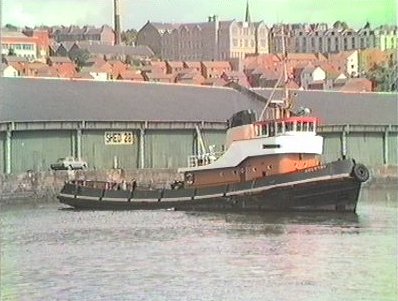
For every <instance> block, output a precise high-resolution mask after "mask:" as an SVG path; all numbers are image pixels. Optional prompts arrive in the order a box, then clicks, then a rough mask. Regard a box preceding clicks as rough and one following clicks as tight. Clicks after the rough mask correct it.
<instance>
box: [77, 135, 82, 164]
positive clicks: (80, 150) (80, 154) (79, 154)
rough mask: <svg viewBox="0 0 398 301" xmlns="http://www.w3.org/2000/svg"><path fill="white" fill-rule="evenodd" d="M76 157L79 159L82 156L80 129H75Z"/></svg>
mask: <svg viewBox="0 0 398 301" xmlns="http://www.w3.org/2000/svg"><path fill="white" fill-rule="evenodd" d="M76 157H77V159H79V160H80V159H81V157H82V130H81V129H77V130H76Z"/></svg>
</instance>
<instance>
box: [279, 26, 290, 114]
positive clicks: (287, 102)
mask: <svg viewBox="0 0 398 301" xmlns="http://www.w3.org/2000/svg"><path fill="white" fill-rule="evenodd" d="M281 36H282V63H283V77H284V85H283V91H284V99H283V105H284V107H283V109H282V112H281V113H282V114H281V115H282V116H281V117H284V115H285V117H290V107H291V103H290V95H289V90H288V87H287V84H288V76H287V50H286V45H285V26H284V25H283V24H282V35H281Z"/></svg>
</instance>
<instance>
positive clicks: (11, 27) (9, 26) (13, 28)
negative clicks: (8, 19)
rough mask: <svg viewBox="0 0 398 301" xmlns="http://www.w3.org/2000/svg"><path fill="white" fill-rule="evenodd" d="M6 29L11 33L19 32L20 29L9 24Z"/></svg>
mask: <svg viewBox="0 0 398 301" xmlns="http://www.w3.org/2000/svg"><path fill="white" fill-rule="evenodd" d="M4 27H5V28H7V29H8V30H10V31H17V30H18V27H16V26H14V25H12V24H9V23H7V24H6V25H5V26H4Z"/></svg>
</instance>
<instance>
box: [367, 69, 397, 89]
mask: <svg viewBox="0 0 398 301" xmlns="http://www.w3.org/2000/svg"><path fill="white" fill-rule="evenodd" d="M397 68H398V67H397V65H395V66H392V67H391V66H387V65H385V66H382V65H374V66H373V67H372V68H371V69H370V70H369V71H368V72H367V73H366V74H365V77H366V78H367V79H369V80H371V81H372V82H373V83H374V84H375V88H376V89H375V90H376V91H378V92H391V91H396V89H397V87H396V81H397V74H398V72H397Z"/></svg>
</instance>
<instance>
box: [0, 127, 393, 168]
mask: <svg viewBox="0 0 398 301" xmlns="http://www.w3.org/2000/svg"><path fill="white" fill-rule="evenodd" d="M342 129H343V127H339V128H334V127H329V128H328V129H326V130H323V129H322V128H321V131H320V135H322V136H323V137H324V161H332V160H336V159H338V158H341V156H342V154H343V151H344V142H343V141H344V140H345V151H346V156H347V157H351V158H355V159H356V160H357V161H360V162H362V163H364V164H367V165H369V166H370V167H378V166H383V165H384V164H385V163H387V164H388V165H398V131H397V127H396V126H393V127H392V128H391V130H389V131H384V128H381V129H380V128H378V129H376V130H375V128H372V127H371V126H363V128H360V129H359V130H358V128H357V129H355V130H353V131H345V130H342ZM106 131H108V130H107V129H101V130H99V129H91V128H85V129H60V130H54V129H50V130H45V129H40V130H36V129H30V130H14V131H12V132H11V133H12V134H11V162H10V163H11V164H10V166H11V173H14V174H15V173H20V172H25V171H27V170H34V171H45V170H48V169H49V167H50V164H51V163H53V162H55V161H56V160H57V158H59V157H64V156H68V155H73V156H75V157H77V156H78V154H79V152H80V153H81V157H82V158H83V159H85V160H86V161H87V162H88V163H89V169H92V170H104V169H110V168H113V167H114V163H115V162H114V161H115V158H116V159H117V160H116V161H117V167H118V168H123V169H126V170H129V169H137V168H140V167H141V166H142V167H144V168H178V167H182V166H187V163H188V156H190V155H192V154H194V153H195V152H196V151H197V149H198V142H197V132H196V130H195V129H192V128H186V129H174V128H169V129H146V130H145V131H143V132H141V130H140V129H137V128H135V129H126V128H125V129H123V130H121V131H129V132H132V133H133V141H132V143H131V144H123V145H118V144H113V145H107V144H106V143H105V140H104V139H105V138H104V135H105V132H106ZM114 131H115V130H114ZM116 131H117V130H116ZM141 133H144V136H143V141H141ZM201 135H202V138H203V141H204V143H205V145H206V146H207V147H208V146H209V145H215V151H221V150H222V148H223V145H224V144H225V130H221V129H218V130H212V129H205V130H201ZM344 137H345V138H344ZM385 137H387V139H385ZM386 147H388V149H386ZM79 148H80V150H79ZM7 157H8V156H7V145H6V132H5V131H2V132H0V169H1V172H2V173H5V172H6V169H7V168H6V166H7V161H6V160H7ZM142 163H143V165H142Z"/></svg>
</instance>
